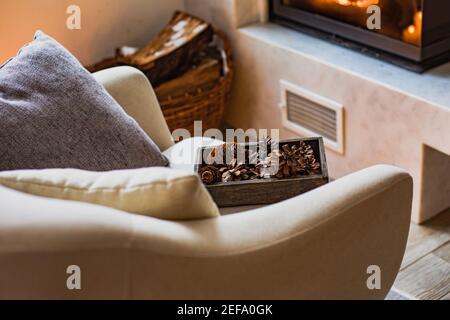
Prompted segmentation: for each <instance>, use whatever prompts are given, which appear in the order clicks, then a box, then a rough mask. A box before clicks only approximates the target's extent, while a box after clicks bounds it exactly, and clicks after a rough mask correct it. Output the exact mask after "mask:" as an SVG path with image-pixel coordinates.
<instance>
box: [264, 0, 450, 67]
mask: <svg viewBox="0 0 450 320" xmlns="http://www.w3.org/2000/svg"><path fill="white" fill-rule="evenodd" d="M268 1H270V8H271V10H270V13H271V14H270V16H271V20H272V21H273V22H276V23H279V24H282V25H285V26H288V27H292V28H295V29H297V30H300V31H302V32H306V33H308V34H310V35H314V36H317V37H321V38H325V39H327V40H329V41H333V42H335V43H338V44H340V45H342V46H345V47H348V48H351V49H354V50H358V51H361V52H364V53H366V54H370V55H372V56H375V57H376V58H381V59H384V60H387V61H389V62H391V63H394V64H396V65H400V66H402V67H404V68H406V69H409V70H412V71H415V72H423V71H425V70H427V69H429V68H432V67H435V66H437V65H440V64H442V63H444V62H447V61H450V1H449V0H268ZM374 5H376V7H374ZM368 8H371V9H372V10H371V11H369V12H368ZM374 9H375V10H376V9H379V11H373V10H374ZM378 13H379V15H378ZM371 17H372V19H370V18H371ZM377 17H380V19H377ZM368 19H370V20H369V21H371V24H370V25H369V26H368ZM373 19H376V20H373ZM377 20H378V21H379V22H380V24H379V27H380V28H379V29H378V28H377V26H376V24H373V23H374V22H375V23H376V21H377Z"/></svg>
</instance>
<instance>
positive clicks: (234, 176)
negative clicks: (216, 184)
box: [219, 159, 259, 182]
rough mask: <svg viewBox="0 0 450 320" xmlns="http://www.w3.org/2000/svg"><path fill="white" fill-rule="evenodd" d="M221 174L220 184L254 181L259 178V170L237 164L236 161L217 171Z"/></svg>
mask: <svg viewBox="0 0 450 320" xmlns="http://www.w3.org/2000/svg"><path fill="white" fill-rule="evenodd" d="M219 171H220V172H221V173H222V182H229V181H241V180H255V179H258V177H259V170H258V169H257V168H254V167H252V166H251V165H248V164H245V163H243V164H239V163H238V162H237V160H236V159H233V161H231V163H230V164H229V165H228V166H226V167H222V168H220V169H219Z"/></svg>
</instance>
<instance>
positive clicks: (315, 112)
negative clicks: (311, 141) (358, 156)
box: [280, 80, 344, 153]
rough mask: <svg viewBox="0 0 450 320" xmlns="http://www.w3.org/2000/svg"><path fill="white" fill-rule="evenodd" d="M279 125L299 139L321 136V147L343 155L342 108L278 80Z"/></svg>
mask: <svg viewBox="0 0 450 320" xmlns="http://www.w3.org/2000/svg"><path fill="white" fill-rule="evenodd" d="M281 96H282V103H281V105H280V107H281V108H282V111H283V124H284V126H285V127H286V128H288V129H290V130H293V131H295V132H297V133H299V134H301V135H303V136H322V137H323V138H324V142H325V146H327V147H328V148H330V149H332V150H334V151H337V152H339V153H344V108H343V106H342V104H339V103H337V102H335V101H332V100H330V99H328V98H325V97H322V96H319V95H317V94H315V93H313V92H311V91H308V90H306V89H304V88H301V87H299V86H296V85H293V84H291V83H289V82H287V81H283V80H282V81H281Z"/></svg>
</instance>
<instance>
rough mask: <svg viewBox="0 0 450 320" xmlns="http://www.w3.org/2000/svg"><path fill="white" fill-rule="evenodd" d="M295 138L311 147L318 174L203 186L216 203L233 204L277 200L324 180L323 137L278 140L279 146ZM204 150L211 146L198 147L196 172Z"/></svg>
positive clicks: (220, 204) (322, 183) (325, 181)
mask: <svg viewBox="0 0 450 320" xmlns="http://www.w3.org/2000/svg"><path fill="white" fill-rule="evenodd" d="M299 141H303V142H305V143H307V144H309V145H310V146H311V147H312V149H313V151H314V156H315V157H316V160H317V161H319V162H320V165H321V172H320V174H316V175H309V176H299V177H295V178H288V179H277V178H270V179H258V180H250V181H232V182H220V183H216V184H212V185H206V188H207V190H208V191H209V193H210V194H211V196H212V198H213V199H214V201H215V202H216V203H217V205H218V206H219V207H236V206H244V205H260V204H270V203H275V202H279V201H282V200H286V199H289V198H292V197H295V196H297V195H299V194H302V193H304V192H307V191H310V190H312V189H315V188H317V187H320V186H322V185H324V184H327V183H328V182H329V177H328V167H327V160H326V156H325V147H324V144H323V139H322V138H320V137H319V138H301V139H290V140H281V141H280V146H281V145H282V144H293V143H298V142H299ZM205 150H207V151H206V152H209V151H210V150H212V148H201V149H200V150H199V153H198V157H199V158H197V159H199V161H197V163H198V164H197V165H196V168H195V171H196V172H199V170H200V169H201V168H202V166H204V165H205V163H204V160H203V154H204V152H205ZM200 159H201V162H200Z"/></svg>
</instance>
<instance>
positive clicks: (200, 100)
mask: <svg viewBox="0 0 450 320" xmlns="http://www.w3.org/2000/svg"><path fill="white" fill-rule="evenodd" d="M215 35H216V37H217V39H218V40H220V42H221V43H222V49H223V52H224V55H225V57H224V68H223V69H224V71H223V74H222V76H221V78H220V79H219V80H218V81H217V82H216V83H215V85H214V86H211V87H210V88H207V89H200V88H199V89H198V90H197V91H194V92H187V93H185V94H184V95H181V96H170V97H167V98H165V99H161V100H160V101H159V103H160V105H161V109H162V111H163V114H164V117H165V119H166V121H167V124H168V126H169V128H170V130H171V131H173V130H175V129H179V128H183V129H187V130H188V131H189V132H191V134H193V133H194V121H202V128H203V130H206V129H209V128H220V125H221V123H222V118H223V113H224V109H225V105H226V102H227V100H228V96H229V93H230V89H231V81H232V77H233V61H232V55H231V48H230V44H229V41H228V39H227V37H226V36H225V34H224V33H223V32H221V31H218V30H216V31H215Z"/></svg>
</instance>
